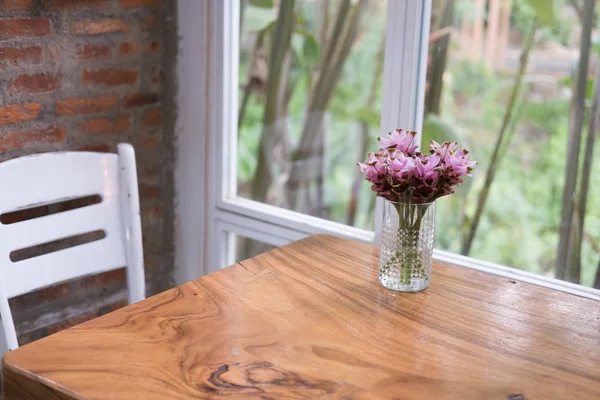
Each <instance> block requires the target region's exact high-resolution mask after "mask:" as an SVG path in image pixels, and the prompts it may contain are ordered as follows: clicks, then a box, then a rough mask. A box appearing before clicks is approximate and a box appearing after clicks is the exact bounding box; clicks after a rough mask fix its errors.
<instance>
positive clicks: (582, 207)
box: [569, 66, 600, 282]
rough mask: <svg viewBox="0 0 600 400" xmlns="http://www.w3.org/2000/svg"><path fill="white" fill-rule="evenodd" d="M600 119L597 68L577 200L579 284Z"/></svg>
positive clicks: (573, 271)
mask: <svg viewBox="0 0 600 400" xmlns="http://www.w3.org/2000/svg"><path fill="white" fill-rule="evenodd" d="M599 117H600V66H597V67H596V76H595V78H594V98H593V101H592V110H591V113H590V119H589V122H588V135H587V141H586V144H585V154H584V158H583V170H582V171H581V188H580V189H579V198H578V200H577V213H576V215H577V219H578V221H577V228H578V230H579V232H578V234H577V235H575V242H574V245H573V257H572V258H569V259H570V260H572V264H571V266H572V268H571V272H570V275H571V276H572V277H573V279H576V280H577V282H579V280H580V276H581V251H582V244H583V237H584V223H585V213H586V208H587V200H588V192H589V187H590V176H591V175H592V163H593V161H594V144H595V139H596V126H597V124H598V118H599Z"/></svg>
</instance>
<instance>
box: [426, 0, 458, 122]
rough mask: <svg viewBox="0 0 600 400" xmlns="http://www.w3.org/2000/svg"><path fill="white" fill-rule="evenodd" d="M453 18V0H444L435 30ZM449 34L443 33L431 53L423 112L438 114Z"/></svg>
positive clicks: (448, 23) (446, 25)
mask: <svg viewBox="0 0 600 400" xmlns="http://www.w3.org/2000/svg"><path fill="white" fill-rule="evenodd" d="M453 18H454V0H446V3H445V5H444V10H443V12H442V16H441V18H440V23H439V25H438V27H437V29H436V31H439V30H442V29H444V28H447V27H450V26H452V20H453ZM449 42H450V35H444V36H443V37H442V38H440V40H438V41H437V42H436V44H435V46H434V50H433V52H432V54H431V64H430V65H429V70H428V76H429V79H428V82H429V87H428V89H427V94H426V96H425V113H426V114H427V113H430V112H431V113H434V114H437V115H439V113H440V103H441V99H442V89H443V85H444V71H445V70H446V59H447V57H448V44H449Z"/></svg>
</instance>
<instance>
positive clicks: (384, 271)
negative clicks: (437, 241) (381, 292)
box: [379, 200, 435, 292]
mask: <svg viewBox="0 0 600 400" xmlns="http://www.w3.org/2000/svg"><path fill="white" fill-rule="evenodd" d="M434 231H435V202H433V203H424V204H404V203H395V202H391V201H389V200H385V205H384V208H383V223H382V226H381V255H380V259H379V282H381V284H382V285H383V286H384V287H386V288H388V289H393V290H398V291H402V292H417V291H419V290H423V289H425V288H427V286H429V283H430V282H431V263H432V256H433V239H434Z"/></svg>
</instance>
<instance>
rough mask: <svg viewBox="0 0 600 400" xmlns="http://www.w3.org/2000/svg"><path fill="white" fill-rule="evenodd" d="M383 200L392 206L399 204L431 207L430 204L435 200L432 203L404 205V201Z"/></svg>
mask: <svg viewBox="0 0 600 400" xmlns="http://www.w3.org/2000/svg"><path fill="white" fill-rule="evenodd" d="M384 200H385V201H387V202H390V203H392V204H401V205H408V206H430V205H432V204H434V203H435V200H434V201H430V202H428V203H406V202H404V201H392V200H389V199H384Z"/></svg>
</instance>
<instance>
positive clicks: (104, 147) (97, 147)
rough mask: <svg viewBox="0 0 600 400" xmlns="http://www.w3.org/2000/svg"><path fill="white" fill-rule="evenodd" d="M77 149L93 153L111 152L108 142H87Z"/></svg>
mask: <svg viewBox="0 0 600 400" xmlns="http://www.w3.org/2000/svg"><path fill="white" fill-rule="evenodd" d="M77 150H78V151H92V152H94V153H111V152H112V147H111V145H110V144H108V143H101V144H88V145H85V146H81V147H78V148H77Z"/></svg>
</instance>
